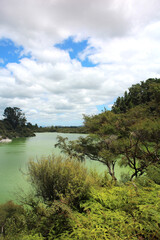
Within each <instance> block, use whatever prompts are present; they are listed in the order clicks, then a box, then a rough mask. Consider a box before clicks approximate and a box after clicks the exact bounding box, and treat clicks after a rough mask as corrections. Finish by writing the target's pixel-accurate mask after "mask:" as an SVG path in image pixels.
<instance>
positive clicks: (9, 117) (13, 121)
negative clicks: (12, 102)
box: [0, 107, 34, 138]
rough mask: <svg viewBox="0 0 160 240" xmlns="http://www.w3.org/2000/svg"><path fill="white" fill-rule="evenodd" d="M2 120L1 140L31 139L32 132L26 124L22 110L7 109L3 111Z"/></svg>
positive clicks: (15, 108) (0, 124) (0, 125)
mask: <svg viewBox="0 0 160 240" xmlns="http://www.w3.org/2000/svg"><path fill="white" fill-rule="evenodd" d="M3 116H4V119H3V120H0V136H1V138H14V137H31V136H34V133H33V131H32V130H31V129H30V128H29V127H28V125H27V124H26V122H27V120H26V117H25V114H24V113H22V110H21V109H20V108H17V107H13V108H11V107H7V108H6V109H5V110H4V114H3Z"/></svg>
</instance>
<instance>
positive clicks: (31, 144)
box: [0, 133, 123, 203]
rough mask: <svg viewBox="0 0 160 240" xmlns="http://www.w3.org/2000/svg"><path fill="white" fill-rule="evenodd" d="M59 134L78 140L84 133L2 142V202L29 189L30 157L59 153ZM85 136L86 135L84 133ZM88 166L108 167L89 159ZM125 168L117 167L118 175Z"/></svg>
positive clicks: (99, 170)
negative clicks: (27, 171) (28, 166)
mask: <svg viewBox="0 0 160 240" xmlns="http://www.w3.org/2000/svg"><path fill="white" fill-rule="evenodd" d="M57 135H60V136H63V137H68V139H69V140H76V139H77V138H78V137H79V136H82V134H62V133H58V134H57V133H36V136H35V137H31V138H17V139H13V141H12V142H10V143H0V166H1V168H0V203H4V202H6V201H9V200H11V199H12V200H16V192H17V190H18V189H19V188H22V189H27V187H28V184H27V182H26V177H25V176H24V174H23V173H22V172H26V169H27V162H28V161H29V159H34V160H36V159H37V158H40V157H41V156H48V155H52V154H56V155H58V154H59V153H60V150H59V149H58V148H55V147H54V145H55V143H56V142H57V140H56V138H57ZM83 136H84V135H83ZM85 164H86V166H87V167H88V168H92V169H94V168H95V169H96V170H97V171H98V172H104V171H105V170H106V169H107V168H106V166H105V165H103V164H102V163H99V162H95V161H91V160H87V162H86V163H85ZM122 171H123V169H120V168H119V167H118V166H117V167H116V176H117V178H119V177H120V174H121V173H122Z"/></svg>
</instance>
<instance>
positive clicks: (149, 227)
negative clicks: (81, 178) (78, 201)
mask: <svg viewBox="0 0 160 240" xmlns="http://www.w3.org/2000/svg"><path fill="white" fill-rule="evenodd" d="M159 193H160V188H159V187H157V186H154V185H152V186H151V187H150V188H142V187H139V186H136V184H135V183H129V184H128V185H125V186H123V185H122V186H121V187H120V186H119V187H116V186H115V187H112V188H99V189H98V190H96V189H94V188H93V189H92V194H91V198H90V200H87V201H86V202H85V203H82V206H83V209H84V210H83V211H84V213H83V214H80V213H75V214H74V217H73V222H72V231H71V232H64V233H62V234H61V236H58V237H57V238H55V239H79V240H83V239H85V240H87V239H88V240H89V239H96V240H97V239H99V240H100V239H133V240H137V239H154V240H158V239H159V238H160V225H159V224H160V208H159V206H160V205H159V204H160V199H159V197H158V196H159ZM51 239H52V238H51Z"/></svg>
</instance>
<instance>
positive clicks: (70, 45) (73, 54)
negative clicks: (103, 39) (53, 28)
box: [55, 37, 97, 67]
mask: <svg viewBox="0 0 160 240" xmlns="http://www.w3.org/2000/svg"><path fill="white" fill-rule="evenodd" d="M55 47H57V48H59V49H62V50H66V51H68V53H69V56H70V58H71V59H76V60H78V61H80V62H81V64H82V66H83V67H95V66H97V64H94V63H92V62H91V61H90V60H89V59H88V57H86V58H85V59H84V60H82V59H81V58H80V56H79V54H80V53H82V52H83V51H84V50H85V49H87V47H88V40H82V41H78V42H76V41H74V38H73V37H69V38H67V39H65V40H64V41H63V42H62V43H58V44H55Z"/></svg>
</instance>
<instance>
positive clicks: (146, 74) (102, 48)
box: [0, 0, 160, 126]
mask: <svg viewBox="0 0 160 240" xmlns="http://www.w3.org/2000/svg"><path fill="white" fill-rule="evenodd" d="M0 6H1V7H0V119H2V118H3V112H4V109H5V108H6V107H19V108H20V109H22V111H23V112H24V113H25V115H26V118H27V120H28V122H31V123H32V124H35V123H37V124H38V125H42V126H51V125H64V126H70V125H72V126H73V125H76V126H78V125H82V124H83V114H85V115H93V114H98V113H100V112H101V111H102V110H103V109H104V108H106V109H108V110H109V109H111V106H112V104H113V103H114V101H115V100H116V98H117V97H118V96H122V95H123V93H124V91H126V90H127V89H128V88H129V87H131V86H132V85H133V84H136V83H140V82H141V81H145V80H147V79H148V78H159V77H160V1H159V0H152V1H149V0H81V1H78V0H45V1H44V0H0Z"/></svg>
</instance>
